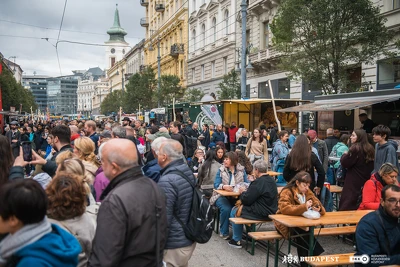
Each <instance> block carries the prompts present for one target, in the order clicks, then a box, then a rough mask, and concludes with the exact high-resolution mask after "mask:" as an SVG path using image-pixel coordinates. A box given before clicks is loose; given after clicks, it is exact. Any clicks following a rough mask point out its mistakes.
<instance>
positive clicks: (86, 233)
mask: <svg viewBox="0 0 400 267" xmlns="http://www.w3.org/2000/svg"><path fill="white" fill-rule="evenodd" d="M46 194H47V197H48V200H49V204H48V208H47V216H48V217H49V221H50V222H51V223H54V224H57V225H58V226H60V227H62V228H63V229H65V230H66V231H68V232H69V233H71V234H72V235H73V236H75V238H76V239H78V241H79V243H80V245H81V247H82V251H81V253H80V254H79V256H78V260H79V263H78V266H79V267H81V266H86V265H87V262H88V260H89V256H90V253H91V251H92V241H93V238H94V235H95V232H96V221H95V220H94V219H93V218H92V217H91V216H90V215H88V214H87V213H86V212H85V210H86V206H87V203H86V201H87V200H86V189H85V186H84V183H83V182H82V181H81V180H80V177H79V176H78V175H76V174H73V173H67V172H58V173H57V174H56V176H55V177H54V178H53V180H52V181H51V182H50V184H49V185H48V186H47V188H46Z"/></svg>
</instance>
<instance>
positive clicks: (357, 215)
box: [269, 210, 373, 227]
mask: <svg viewBox="0 0 400 267" xmlns="http://www.w3.org/2000/svg"><path fill="white" fill-rule="evenodd" d="M372 211H373V210H352V211H336V212H327V213H325V215H323V216H321V218H319V219H317V220H312V219H307V218H305V217H303V216H292V215H283V214H275V215H269V217H270V218H271V219H272V220H274V221H277V222H279V223H281V224H283V225H285V226H287V227H309V226H322V225H328V224H357V223H358V222H359V221H360V220H361V218H362V217H364V215H366V214H368V213H370V212H372Z"/></svg>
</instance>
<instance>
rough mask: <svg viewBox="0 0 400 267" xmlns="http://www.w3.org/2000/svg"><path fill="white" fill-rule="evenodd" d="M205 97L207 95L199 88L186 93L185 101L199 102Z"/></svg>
mask: <svg viewBox="0 0 400 267" xmlns="http://www.w3.org/2000/svg"><path fill="white" fill-rule="evenodd" d="M203 96H205V93H204V92H203V91H202V90H200V89H198V88H191V89H188V90H187V91H186V94H185V96H184V98H183V101H185V102H199V101H200V100H201V99H202V98H203Z"/></svg>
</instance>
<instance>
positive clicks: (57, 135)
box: [30, 124, 73, 177]
mask: <svg viewBox="0 0 400 267" xmlns="http://www.w3.org/2000/svg"><path fill="white" fill-rule="evenodd" d="M51 133H52V135H53V136H54V139H53V147H54V149H55V150H57V152H56V153H55V154H54V155H53V157H52V158H51V160H45V159H44V158H42V157H41V156H39V155H38V154H37V153H36V152H35V151H32V154H33V160H32V161H31V162H30V164H41V165H43V167H42V170H43V171H44V172H46V173H47V174H48V175H50V176H51V177H53V176H54V175H55V174H56V170H57V164H56V158H57V156H58V155H59V154H60V153H61V152H64V151H67V150H70V151H73V149H72V147H71V145H70V142H71V130H70V129H69V127H68V126H66V125H63V124H60V125H57V126H56V127H54V128H53V130H52V131H51Z"/></svg>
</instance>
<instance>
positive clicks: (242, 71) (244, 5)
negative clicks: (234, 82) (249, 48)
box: [240, 0, 247, 98]
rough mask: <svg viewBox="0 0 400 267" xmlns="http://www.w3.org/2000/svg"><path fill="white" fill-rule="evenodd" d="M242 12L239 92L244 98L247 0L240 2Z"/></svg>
mask: <svg viewBox="0 0 400 267" xmlns="http://www.w3.org/2000/svg"><path fill="white" fill-rule="evenodd" d="M240 7H241V12H242V60H241V61H242V62H241V68H240V75H241V83H240V94H241V97H242V98H244V97H245V96H246V55H247V53H246V41H247V40H246V39H247V38H246V20H247V2H246V0H242V3H241V4H240Z"/></svg>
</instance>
